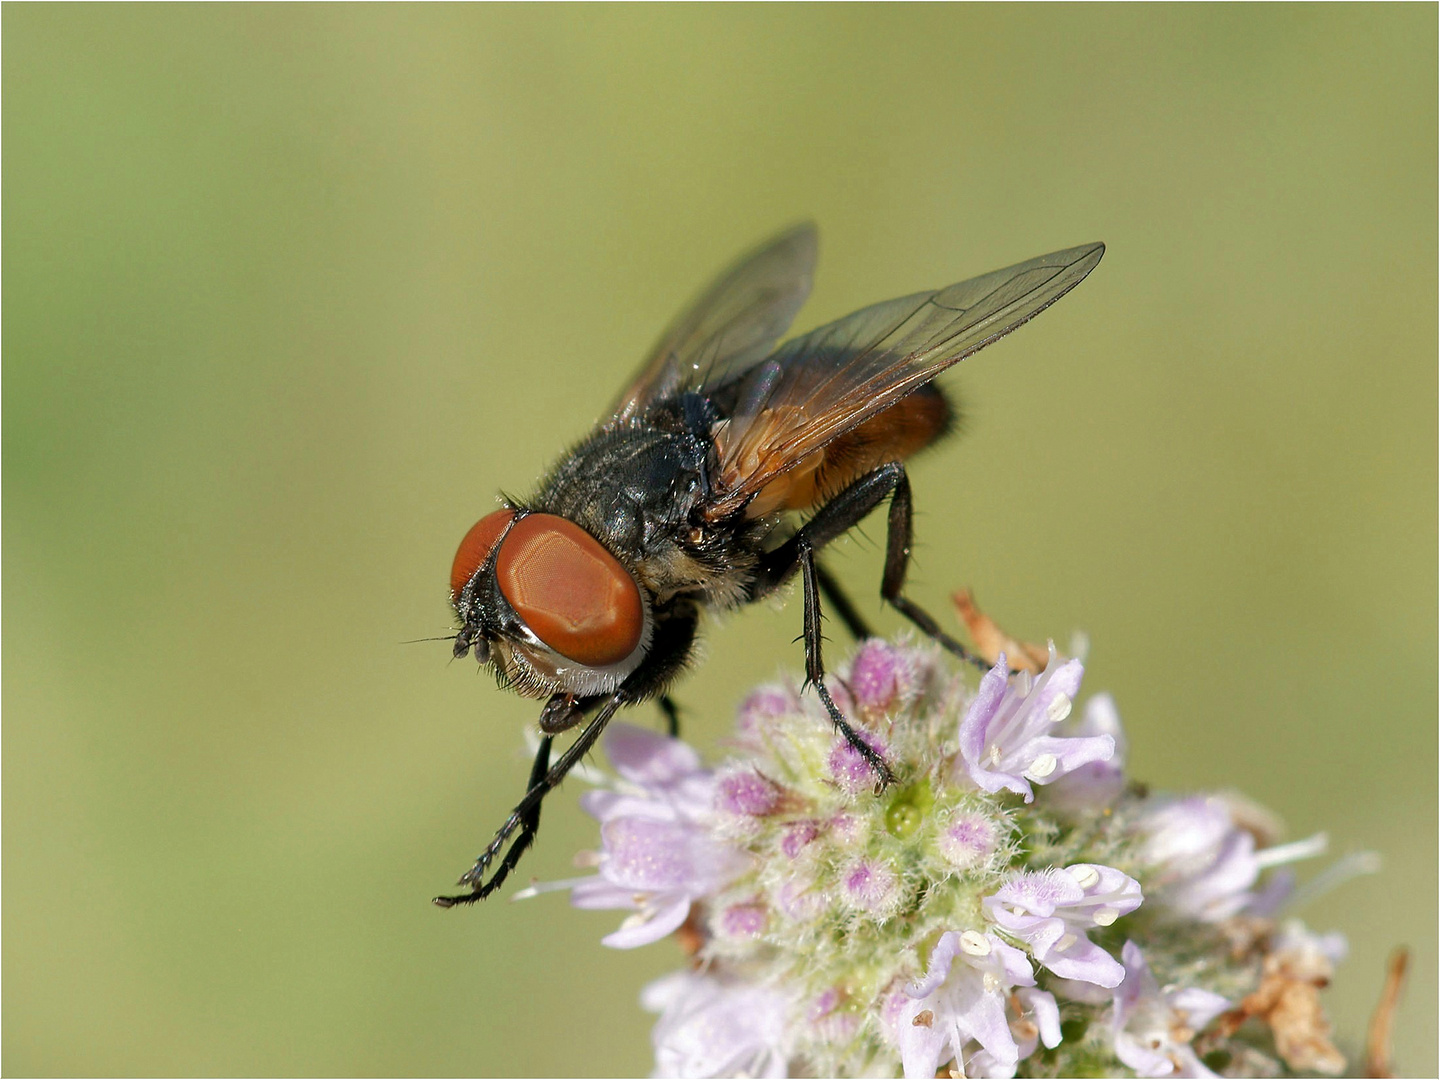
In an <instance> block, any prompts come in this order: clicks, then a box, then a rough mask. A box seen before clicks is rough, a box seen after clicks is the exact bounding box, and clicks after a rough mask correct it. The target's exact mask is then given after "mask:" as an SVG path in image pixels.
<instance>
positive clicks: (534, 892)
mask: <svg viewBox="0 0 1440 1080" xmlns="http://www.w3.org/2000/svg"><path fill="white" fill-rule="evenodd" d="M589 880H591V879H590V878H589V877H588V876H587V877H577V878H563V879H562V880H560V881H537V882H535V883H534V884H532V885H527V886H525V888H523V889H521V890H520V891H518V892H515V893H512V894H511V895H510V899H511V900H512V901H514V900H529V899H530V898H531V897H534V896H539V895H540V894H541V893H547V892H560V891H561V890H562V889H573V888H574V887H575V886H576V885H579V884H580V882H582V881H589Z"/></svg>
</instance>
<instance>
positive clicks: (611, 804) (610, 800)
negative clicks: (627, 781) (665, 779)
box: [580, 789, 675, 825]
mask: <svg viewBox="0 0 1440 1080" xmlns="http://www.w3.org/2000/svg"><path fill="white" fill-rule="evenodd" d="M580 809H582V810H584V811H585V812H586V813H587V814H589V815H590V816H591V817H593V818H594V819H595V820H596V821H598V822H600V824H602V825H604V824H605V823H606V822H607V821H610V820H611V819H612V818H620V817H631V818H651V819H653V820H655V821H674V820H675V811H674V809H673V808H672V807H670V806H668V805H667V804H665V803H662V802H656V801H655V800H654V799H653V798H650V797H649V796H647V795H622V794H621V793H620V792H618V791H605V790H603V789H597V790H595V791H587V792H585V793H584V794H582V795H581V796H580Z"/></svg>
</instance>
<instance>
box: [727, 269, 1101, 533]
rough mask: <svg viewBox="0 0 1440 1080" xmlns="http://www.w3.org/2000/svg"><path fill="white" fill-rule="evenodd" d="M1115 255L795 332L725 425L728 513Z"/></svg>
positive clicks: (1012, 272) (901, 302) (996, 275)
mask: <svg viewBox="0 0 1440 1080" xmlns="http://www.w3.org/2000/svg"><path fill="white" fill-rule="evenodd" d="M1104 254H1105V245H1104V244H1086V245H1084V246H1083V247H1075V248H1068V249H1066V250H1064V251H1056V252H1053V253H1052V254H1049V255H1041V256H1040V257H1039V258H1035V259H1030V260H1029V261H1027V262H1023V263H1017V264H1016V265H1015V266H1010V267H1007V268H1006V269H1004V270H996V271H994V272H992V273H989V274H985V275H983V276H981V277H977V278H973V279H971V280H970V281H964V282H961V283H960V284H958V285H951V286H950V287H949V288H946V289H937V290H935V291H933V292H923V293H916V294H914V295H913V296H904V297H901V298H900V299H898V300H887V301H886V302H885V303H883V304H876V305H875V306H873V307H868V308H865V309H863V310H861V311H857V312H855V314H853V315H847V316H846V317H845V318H843V319H840V320H838V321H836V322H833V323H830V324H829V325H827V326H822V327H820V328H819V329H817V330H812V331H811V332H810V333H808V334H806V335H804V336H803V337H798V338H795V339H793V340H791V341H787V342H786V343H785V344H784V345H782V346H781V347H780V348H779V349H777V350H776V351H775V353H774V354H773V355H771V356H770V357H769V358H768V359H767V360H765V361H764V363H762V364H759V365H758V366H756V367H755V368H754V369H753V370H751V371H750V372H749V373H748V374H746V375H745V376H744V377H743V378H742V379H741V381H740V384H739V386H738V387H737V389H736V406H735V411H734V413H733V415H732V418H731V420H730V422H729V423H728V424H727V425H726V426H725V427H724V428H723V429H722V430H721V431H720V432H719V433H718V434H717V439H716V441H717V445H718V448H719V454H720V460H719V469H718V471H717V476H716V484H717V487H718V491H717V493H716V502H715V504H714V505H713V506H712V507H711V509H710V511H709V513H710V514H711V515H712V516H713V517H714V518H715V519H719V518H722V517H726V516H728V515H729V514H731V513H734V512H735V511H737V510H739V509H740V508H741V507H742V506H744V504H745V502H746V501H747V500H748V499H749V498H750V497H751V496H752V495H754V494H755V493H756V492H757V491H759V490H760V489H761V488H763V487H764V486H765V485H766V484H767V483H769V482H770V481H771V480H774V479H775V478H776V477H777V476H780V475H781V474H782V473H785V472H787V471H788V470H790V469H791V468H793V467H795V466H796V465H797V464H799V463H800V462H801V461H803V460H804V459H805V458H806V457H807V456H808V455H810V454H813V453H814V452H815V451H817V450H819V449H820V448H821V447H823V446H824V445H825V444H826V443H828V442H829V441H830V440H832V439H834V438H836V437H837V436H839V435H843V434H844V433H845V432H847V431H849V430H851V429H852V428H854V427H856V426H858V425H859V424H863V423H864V422H865V421H866V420H868V419H870V418H871V417H872V416H875V415H876V414H877V413H880V412H883V411H884V410H885V409H887V408H889V407H890V406H891V405H893V404H895V402H897V401H899V400H900V399H901V398H903V397H904V396H905V395H906V394H909V393H910V392H911V391H913V390H915V389H916V388H917V387H920V386H922V385H924V384H925V383H927V382H929V381H930V380H931V379H933V378H935V376H936V375H938V374H939V373H940V372H942V371H944V370H945V369H946V368H947V367H949V366H950V365H951V364H954V363H957V362H959V361H960V360H963V359H965V357H967V356H969V355H970V354H971V353H973V352H976V351H977V350H979V349H983V348H984V347H985V346H986V345H989V344H990V343H991V342H992V341H995V340H997V339H999V338H1001V337H1004V336H1005V335H1006V334H1008V333H1010V331H1012V330H1014V329H1015V328H1016V327H1018V326H1021V325H1023V324H1024V323H1026V322H1027V321H1029V320H1030V319H1032V318H1034V317H1035V316H1036V315H1038V314H1039V313H1040V312H1042V311H1044V310H1045V309H1046V308H1047V307H1049V306H1050V305H1051V304H1053V303H1054V302H1055V301H1056V300H1058V299H1060V297H1062V296H1064V295H1065V294H1066V293H1067V292H1069V291H1070V290H1071V289H1073V288H1074V287H1075V286H1076V285H1078V284H1079V283H1080V282H1081V281H1082V280H1083V279H1084V277H1085V275H1086V274H1088V273H1089V272H1090V271H1091V270H1093V269H1094V268H1095V265H1096V263H1098V262H1099V261H1100V257H1101V256H1102V255H1104Z"/></svg>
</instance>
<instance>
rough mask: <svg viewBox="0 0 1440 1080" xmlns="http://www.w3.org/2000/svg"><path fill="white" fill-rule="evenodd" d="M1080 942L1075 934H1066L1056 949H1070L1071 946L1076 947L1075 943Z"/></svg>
mask: <svg viewBox="0 0 1440 1080" xmlns="http://www.w3.org/2000/svg"><path fill="white" fill-rule="evenodd" d="M1079 940H1080V939H1079V938H1077V937H1076V936H1075V935H1074V934H1065V935H1063V936H1062V937H1061V938H1060V940H1059V941H1057V942H1056V943H1055V947H1056V948H1057V949H1068V948H1069V947H1070V946H1071V945H1074V944H1075V942H1077V941H1079Z"/></svg>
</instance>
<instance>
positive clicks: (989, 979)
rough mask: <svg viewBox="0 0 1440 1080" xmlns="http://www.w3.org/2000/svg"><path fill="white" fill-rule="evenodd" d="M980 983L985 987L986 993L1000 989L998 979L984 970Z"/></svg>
mask: <svg viewBox="0 0 1440 1080" xmlns="http://www.w3.org/2000/svg"><path fill="white" fill-rule="evenodd" d="M981 983H982V985H983V986H984V987H985V992H986V993H987V994H993V993H995V992H997V991H998V990H999V989H1000V980H999V979H997V978H996V977H995V976H994V975H991V974H990V972H988V971H987V972H985V978H984V979H982V980H981Z"/></svg>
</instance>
